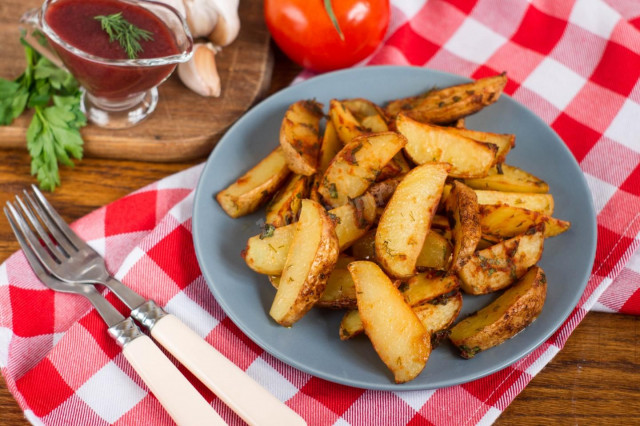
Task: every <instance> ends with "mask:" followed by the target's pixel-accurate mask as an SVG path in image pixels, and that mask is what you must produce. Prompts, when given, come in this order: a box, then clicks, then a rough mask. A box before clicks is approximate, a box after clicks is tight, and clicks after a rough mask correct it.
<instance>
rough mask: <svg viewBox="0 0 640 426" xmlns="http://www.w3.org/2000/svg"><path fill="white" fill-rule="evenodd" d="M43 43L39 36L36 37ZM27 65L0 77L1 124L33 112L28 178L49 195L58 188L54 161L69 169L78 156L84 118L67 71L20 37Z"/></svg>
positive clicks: (78, 97)
mask: <svg viewBox="0 0 640 426" xmlns="http://www.w3.org/2000/svg"><path fill="white" fill-rule="evenodd" d="M34 36H36V38H37V39H38V41H39V43H40V44H46V41H45V39H44V36H43V35H42V34H41V33H38V32H36V33H34ZM20 41H21V43H22V44H23V46H24V53H25V59H26V62H27V66H26V69H25V71H24V72H23V73H22V75H20V76H19V77H18V78H17V79H15V80H14V81H9V80H6V79H3V78H0V125H9V124H11V123H12V122H13V120H14V119H15V118H17V117H18V116H20V115H21V114H22V113H23V112H24V110H25V109H26V108H31V109H33V111H34V114H33V118H32V119H31V122H30V124H29V128H28V129H27V149H28V151H29V155H31V174H32V175H35V176H36V177H37V179H38V182H39V183H40V188H42V189H45V190H49V191H53V190H54V189H55V188H56V186H59V185H60V175H59V173H58V163H62V164H64V165H67V166H70V167H73V161H72V160H71V158H75V159H81V158H82V146H83V143H84V142H83V140H82V136H81V135H80V129H81V128H82V127H84V126H85V125H86V124H87V119H86V117H85V115H84V113H82V111H81V110H80V99H81V92H80V89H79V86H78V82H77V81H76V80H75V79H74V78H73V76H72V75H71V74H69V73H68V72H67V71H65V70H63V69H60V68H58V67H56V66H55V65H54V64H52V63H51V62H50V61H49V60H48V59H47V58H45V57H43V56H42V55H40V54H39V53H38V52H37V51H36V50H35V49H33V47H31V46H30V45H29V44H28V43H27V42H26V41H25V40H24V38H21V39H20Z"/></svg>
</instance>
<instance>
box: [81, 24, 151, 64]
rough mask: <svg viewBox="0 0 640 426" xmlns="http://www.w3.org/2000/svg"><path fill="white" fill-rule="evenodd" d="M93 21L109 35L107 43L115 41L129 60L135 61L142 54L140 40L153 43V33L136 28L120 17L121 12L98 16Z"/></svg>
mask: <svg viewBox="0 0 640 426" xmlns="http://www.w3.org/2000/svg"><path fill="white" fill-rule="evenodd" d="M93 19H96V20H98V21H100V26H101V27H102V29H103V30H104V31H105V32H106V33H107V34H108V35H109V42H110V43H113V42H114V41H117V42H118V43H119V44H120V46H121V47H122V48H123V49H124V51H125V53H126V54H127V56H128V57H129V59H136V58H137V57H138V54H139V53H140V52H142V46H141V45H140V40H144V41H153V33H152V32H151V31H147V30H143V29H141V28H138V27H136V26H135V25H133V24H132V23H130V22H129V21H127V20H126V19H124V18H123V17H122V12H118V13H114V14H112V15H106V16H105V15H98V16H94V17H93Z"/></svg>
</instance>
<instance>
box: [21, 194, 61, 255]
mask: <svg viewBox="0 0 640 426" xmlns="http://www.w3.org/2000/svg"><path fill="white" fill-rule="evenodd" d="M16 201H17V202H18V206H19V207H20V209H21V211H22V216H23V217H26V218H27V220H28V221H29V223H31V226H32V227H33V229H35V231H36V233H37V234H38V236H39V237H40V239H41V240H42V242H44V244H45V245H46V246H47V248H48V249H49V252H50V254H51V255H52V256H53V257H54V258H55V259H56V261H58V262H60V261H62V259H63V258H64V257H66V254H65V253H64V252H62V251H61V250H60V248H59V247H56V246H55V244H53V243H52V241H51V237H50V236H49V234H48V233H47V231H46V230H45V229H44V228H43V227H42V225H41V224H40V222H39V221H38V218H37V217H35V216H34V214H33V212H32V211H31V209H30V208H29V207H28V206H27V205H26V204H25V203H24V202H23V201H22V199H21V198H20V197H18V196H17V195H16Z"/></svg>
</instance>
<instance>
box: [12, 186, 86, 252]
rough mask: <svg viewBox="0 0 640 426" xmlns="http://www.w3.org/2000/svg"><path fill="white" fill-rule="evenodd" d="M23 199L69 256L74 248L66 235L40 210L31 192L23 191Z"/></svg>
mask: <svg viewBox="0 0 640 426" xmlns="http://www.w3.org/2000/svg"><path fill="white" fill-rule="evenodd" d="M23 192H24V196H25V199H26V200H27V202H26V204H27V205H28V206H29V207H30V208H31V211H32V212H33V213H34V214H35V215H36V216H37V217H38V218H40V220H41V221H42V223H43V224H44V226H45V228H46V230H47V231H49V232H50V233H51V235H53V238H54V239H55V240H56V243H58V245H59V246H60V247H62V249H63V250H64V251H65V253H66V254H67V255H68V256H71V255H72V254H73V253H74V252H75V251H76V248H75V247H74V246H73V244H71V243H70V242H69V240H68V239H67V238H66V236H65V235H64V234H63V233H62V232H60V230H59V229H58V227H57V226H56V225H55V224H54V223H53V222H52V220H51V218H50V217H49V215H48V214H47V213H46V212H45V211H44V210H42V207H40V204H38V203H36V202H35V200H34V199H33V197H32V196H31V194H29V193H28V192H27V191H23Z"/></svg>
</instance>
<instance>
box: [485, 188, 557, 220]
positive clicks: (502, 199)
mask: <svg viewBox="0 0 640 426" xmlns="http://www.w3.org/2000/svg"><path fill="white" fill-rule="evenodd" d="M475 192H476V196H477V197H478V204H491V205H493V204H508V205H510V206H513V207H520V208H523V209H527V210H532V211H535V212H540V213H542V214H546V215H547V216H551V215H552V214H553V208H554V201H553V196H552V195H551V194H536V193H530V192H502V191H485V190H481V189H476V190H475Z"/></svg>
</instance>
